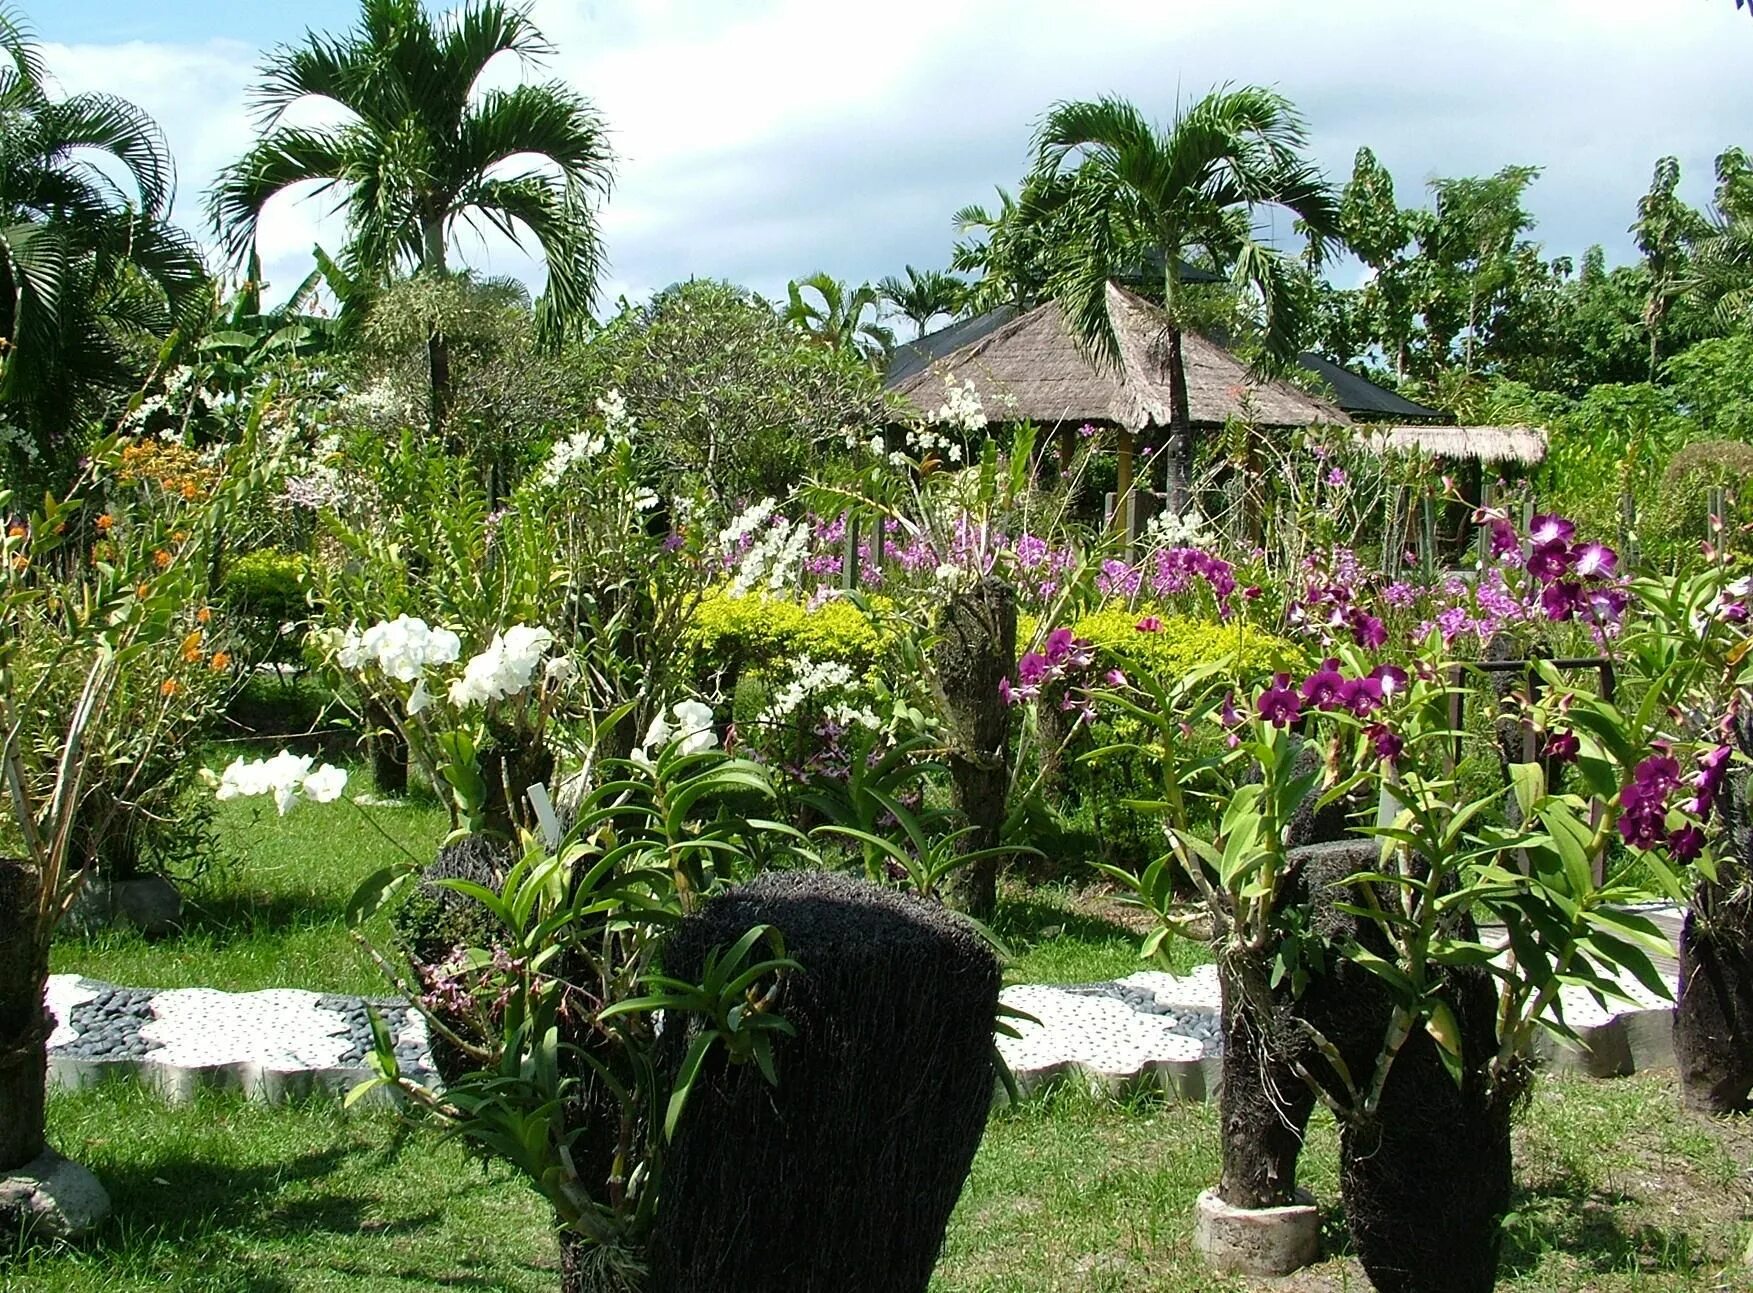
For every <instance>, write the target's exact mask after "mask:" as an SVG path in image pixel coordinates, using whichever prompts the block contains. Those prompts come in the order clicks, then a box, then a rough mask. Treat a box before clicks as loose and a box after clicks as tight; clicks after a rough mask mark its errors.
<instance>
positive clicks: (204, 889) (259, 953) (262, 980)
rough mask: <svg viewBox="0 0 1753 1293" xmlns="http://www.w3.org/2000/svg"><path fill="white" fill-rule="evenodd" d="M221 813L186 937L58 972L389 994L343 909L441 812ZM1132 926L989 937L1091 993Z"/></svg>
mask: <svg viewBox="0 0 1753 1293" xmlns="http://www.w3.org/2000/svg"><path fill="white" fill-rule="evenodd" d="M369 791H370V786H369V782H368V780H367V779H366V774H365V772H364V771H363V770H362V769H355V771H354V782H353V784H351V785H350V787H349V792H350V793H351V794H355V795H367V797H369ZM218 809H219V817H218V823H217V826H218V836H219V838H218V845H219V857H220V859H221V860H220V862H219V864H218V865H217V866H216V867H214V868H213V869H212V870H210V871H209V872H207V874H205V875H204V876H203V877H201V878H200V879H199V880H198V881H195V882H194V883H192V884H190V885H188V886H185V888H184V900H185V919H184V929H183V932H182V933H181V934H179V935H178V936H176V937H175V938H166V939H158V940H148V939H145V938H142V937H141V936H140V935H139V934H136V933H132V932H130V931H125V930H108V931H105V932H103V933H101V934H96V935H92V936H89V937H77V936H71V935H69V936H63V937H62V938H61V939H60V940H59V941H58V942H57V943H56V945H55V948H54V954H53V958H52V965H51V968H52V969H53V970H54V972H55V973H57V974H60V973H77V974H83V975H85V976H86V977H87V978H92V979H101V980H103V981H105V982H108V983H119V984H125V985H127V986H129V987H152V988H186V987H209V988H222V989H225V990H227V991H232V992H250V991H255V990H258V989H261V988H308V989H310V990H312V991H315V992H351V993H358V994H364V995H382V994H383V992H384V991H385V990H386V984H385V981H384V979H383V976H382V974H381V973H380V972H379V971H378V970H377V969H376V968H375V967H374V966H372V965H371V964H370V963H369V962H368V961H367V960H366V959H365V958H364V956H363V955H362V954H361V953H360V951H359V949H358V948H357V947H356V946H355V944H354V942H353V939H352V936H351V935H350V934H349V932H348V929H347V923H346V918H345V913H346V908H347V900H348V899H349V898H350V897H351V896H352V894H353V891H354V889H355V888H357V887H358V885H359V882H360V881H361V880H363V879H365V877H366V876H368V875H370V874H371V873H372V872H374V871H376V870H377V869H378V868H380V867H383V866H385V865H388V864H389V863H391V862H393V861H395V860H397V859H398V858H400V857H403V856H405V855H404V854H403V852H402V850H403V849H406V850H407V851H408V852H409V853H412V854H413V855H414V856H416V857H420V858H426V857H430V856H431V855H432V853H433V851H434V850H435V849H436V847H437V843H438V841H439V840H440V839H441V838H442V837H443V836H444V833H445V832H446V831H447V830H448V829H449V819H448V817H447V816H446V814H445V812H444V810H443V809H442V808H441V807H440V806H438V805H437V804H435V803H433V802H430V801H427V800H422V799H419V798H414V799H410V800H407V801H405V802H402V803H396V804H388V805H378V806H375V807H365V808H361V807H358V806H355V805H352V804H347V803H338V804H311V803H303V804H300V805H298V807H297V808H295V809H294V810H293V811H292V812H291V813H289V814H288V815H287V816H285V817H279V816H277V815H276V814H275V812H274V809H273V807H272V805H271V804H269V803H268V802H267V801H266V800H258V799H243V800H233V801H231V802H229V803H224V804H220V805H219V806H218ZM1128 915H1129V913H1128V912H1127V910H1126V909H1125V908H1122V907H1120V906H1119V904H1117V903H1115V902H1113V901H1112V900H1109V899H1105V898H1103V897H1102V896H1100V895H1099V894H1095V893H1091V892H1083V891H1078V890H1075V889H1073V888H1071V887H1070V886H1066V885H1056V886H1044V887H1036V888H1026V889H1025V888H1023V887H1021V886H1007V888H1006V889H1005V892H1004V894H1003V896H1002V901H1001V905H1000V909H999V913H998V916H997V918H996V919H995V920H994V921H993V926H992V927H993V930H994V932H995V933H996V934H997V935H998V936H999V938H1000V939H1001V940H1002V941H1003V942H1004V944H1005V946H1006V948H1007V949H1008V950H1009V951H1010V952H1011V953H1012V955H1013V957H1014V961H1013V963H1012V965H1011V967H1010V977H1011V978H1012V979H1013V980H1015V981H1019V982H1029V983H1073V982H1089V981H1092V980H1097V979H1112V978H1120V977H1123V976H1125V975H1128V974H1132V973H1134V972H1135V971H1137V970H1140V969H1144V968H1146V967H1145V964H1144V962H1142V961H1141V960H1140V959H1139V956H1138V946H1139V939H1140V933H1139V930H1138V927H1137V926H1136V923H1134V924H1133V925H1128V924H1127V923H1126V919H1127V917H1128ZM368 932H369V933H373V934H374V935H381V934H382V933H383V932H384V931H383V930H382V929H381V928H379V927H374V928H373V929H372V930H370V931H368ZM378 941H380V945H381V939H380V940H378ZM1173 952H1174V954H1175V955H1177V956H1179V957H1180V958H1181V960H1180V961H1178V962H1177V963H1176V964H1177V966H1180V965H1190V964H1193V963H1195V962H1196V961H1197V960H1198V959H1200V958H1201V953H1200V949H1198V948H1197V947H1195V946H1194V945H1193V944H1190V943H1186V942H1183V941H1179V940H1177V942H1176V943H1175V945H1174V947H1173Z"/></svg>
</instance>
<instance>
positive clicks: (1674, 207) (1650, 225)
mask: <svg viewBox="0 0 1753 1293" xmlns="http://www.w3.org/2000/svg"><path fill="white" fill-rule="evenodd" d="M1679 187H1680V162H1679V160H1678V159H1677V158H1673V157H1663V158H1661V159H1660V160H1658V161H1657V162H1656V169H1655V175H1654V176H1653V177H1652V178H1651V180H1650V190H1649V192H1648V193H1646V194H1644V195H1643V196H1642V197H1641V198H1639V199H1638V200H1637V220H1636V221H1635V222H1634V223H1633V224H1632V226H1631V232H1632V233H1633V234H1634V235H1635V236H1636V238H1637V249H1638V251H1640V252H1642V253H1643V264H1644V269H1645V270H1646V271H1648V274H1649V284H1648V289H1647V294H1646V296H1645V298H1644V308H1643V324H1644V331H1645V332H1646V333H1648V335H1649V372H1648V374H1647V376H1648V377H1649V379H1650V380H1651V381H1654V380H1655V379H1656V370H1657V368H1658V367H1659V366H1660V364H1661V358H1662V337H1663V334H1664V331H1665V327H1666V324H1667V321H1668V312H1669V310H1670V309H1671V308H1672V306H1673V304H1674V301H1675V298H1677V297H1679V296H1680V295H1682V294H1683V293H1684V292H1685V290H1686V288H1687V286H1688V284H1689V283H1690V280H1691V277H1692V275H1691V255H1690V248H1691V244H1692V243H1694V242H1695V241H1697V240H1698V239H1699V238H1700V237H1702V236H1703V234H1704V232H1705V229H1706V227H1707V226H1706V225H1705V221H1704V218H1703V217H1702V216H1701V215H1699V213H1698V212H1696V211H1694V210H1693V209H1692V208H1691V207H1689V206H1687V205H1686V203H1685V202H1683V201H1681V200H1680V197H1679V194H1678V192H1677V190H1678V189H1679Z"/></svg>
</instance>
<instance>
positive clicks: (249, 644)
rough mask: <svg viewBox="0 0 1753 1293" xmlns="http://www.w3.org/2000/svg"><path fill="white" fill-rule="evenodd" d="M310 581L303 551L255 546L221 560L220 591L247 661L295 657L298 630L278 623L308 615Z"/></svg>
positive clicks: (300, 620) (300, 637) (297, 620)
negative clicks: (289, 631)
mask: <svg viewBox="0 0 1753 1293" xmlns="http://www.w3.org/2000/svg"><path fill="white" fill-rule="evenodd" d="M311 583H312V578H311V565H310V558H309V557H306V556H305V555H304V554H303V553H298V552H279V551H276V550H275V549H273V548H258V549H257V550H256V551H254V552H246V553H243V554H242V555H240V556H238V557H236V558H234V559H233V560H231V561H229V562H227V563H226V566H225V573H224V575H223V576H222V577H221V578H220V583H219V595H220V597H221V599H222V600H223V601H224V603H225V605H226V607H227V608H228V609H229V610H230V611H231V613H232V615H233V617H234V619H233V624H234V625H235V627H236V629H237V631H238V634H239V636H240V638H242V639H243V640H244V644H245V649H246V652H247V654H248V656H249V658H250V662H251V663H254V662H256V661H262V660H277V661H285V662H290V661H294V660H296V659H298V658H299V655H300V648H301V644H302V640H303V634H302V633H296V634H286V633H282V632H281V629H282V628H283V627H284V626H285V625H288V624H292V625H298V624H302V623H303V622H304V621H306V620H308V619H309V618H311V615H312V608H311V604H310V591H309V590H310V588H311ZM319 609H320V608H319Z"/></svg>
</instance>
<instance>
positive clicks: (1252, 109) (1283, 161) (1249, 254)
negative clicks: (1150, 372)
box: [1035, 86, 1339, 511]
mask: <svg viewBox="0 0 1753 1293" xmlns="http://www.w3.org/2000/svg"><path fill="white" fill-rule="evenodd" d="M1307 144H1308V132H1307V129H1306V128H1305V126H1304V124H1303V120H1302V117H1301V116H1300V115H1299V114H1298V113H1297V111H1296V109H1295V108H1294V107H1292V106H1291V104H1290V102H1289V101H1288V100H1287V99H1285V98H1284V97H1283V96H1281V95H1279V94H1277V93H1275V92H1273V91H1271V90H1265V89H1260V88H1258V87H1252V86H1250V87H1245V88H1242V89H1237V90H1229V89H1224V90H1216V91H1213V92H1212V93H1210V94H1208V95H1206V96H1205V97H1204V98H1202V99H1200V100H1199V101H1198V102H1197V103H1195V104H1193V105H1192V106H1191V107H1189V108H1187V109H1186V110H1185V111H1184V112H1182V113H1181V114H1180V115H1178V116H1177V117H1176V119H1175V120H1174V122H1173V123H1172V124H1171V125H1170V126H1169V127H1168V128H1167V129H1159V128H1157V127H1155V126H1153V125H1152V124H1151V123H1150V122H1148V121H1146V120H1145V118H1144V117H1143V116H1142V115H1141V114H1140V113H1139V111H1138V110H1137V109H1136V108H1135V107H1133V106H1132V105H1131V104H1130V103H1127V102H1125V101H1124V100H1121V99H1112V98H1104V99H1098V100H1094V101H1087V102H1076V103H1060V104H1058V105H1056V106H1055V107H1054V108H1053V109H1052V110H1051V111H1050V112H1049V113H1048V114H1047V117H1046V119H1045V120H1044V121H1043V122H1042V124H1041V126H1040V129H1039V130H1038V131H1037V133H1036V137H1035V151H1036V161H1035V175H1036V177H1037V182H1038V183H1043V184H1044V183H1045V182H1046V181H1048V180H1050V179H1051V178H1053V177H1060V176H1068V177H1069V182H1068V183H1065V184H1063V185H1062V186H1060V188H1059V190H1058V192H1056V193H1055V194H1054V198H1053V201H1054V204H1055V207H1056V214H1057V217H1058V218H1057V219H1056V221H1055V231H1056V233H1057V234H1058V235H1059V250H1058V253H1057V257H1056V265H1055V270H1054V274H1053V278H1052V283H1051V286H1052V289H1053V294H1054V295H1055V296H1056V297H1057V298H1059V299H1060V301H1061V302H1062V303H1063V305H1064V308H1065V312H1066V318H1067V320H1068V322H1069V324H1070V326H1071V328H1072V329H1073V331H1074V332H1075V334H1076V335H1077V337H1078V340H1079V341H1080V343H1081V344H1082V345H1083V346H1084V347H1085V348H1086V349H1087V350H1088V351H1089V352H1090V354H1091V355H1092V356H1093V357H1094V358H1095V359H1096V361H1097V362H1099V363H1103V364H1107V365H1115V364H1117V363H1118V362H1119V343H1118V341H1117V339H1116V336H1115V330H1114V323H1113V320H1112V319H1110V318H1109V315H1108V293H1107V286H1108V282H1109V280H1110V279H1112V278H1113V277H1114V276H1115V275H1116V273H1117V272H1119V271H1121V270H1122V269H1123V268H1125V267H1126V266H1127V265H1128V264H1135V263H1136V262H1137V260H1138V258H1139V256H1140V254H1141V253H1152V254H1154V255H1157V256H1160V257H1161V262H1162V266H1163V285H1162V292H1163V306H1164V309H1165V311H1166V312H1167V314H1168V320H1169V325H1168V336H1167V339H1166V340H1167V346H1166V355H1167V367H1168V375H1169V389H1170V394H1171V397H1172V405H1173V407H1172V409H1171V411H1170V424H1169V431H1170V452H1169V454H1168V458H1169V467H1168V477H1169V479H1168V486H1169V495H1170V502H1171V505H1172V506H1173V507H1174V508H1175V509H1176V510H1177V511H1184V510H1185V509H1186V507H1187V505H1188V502H1189V498H1190V492H1191V478H1192V464H1193V437H1192V418H1191V415H1190V413H1189V411H1188V403H1187V373H1186V365H1185V361H1184V359H1183V356H1182V349H1181V333H1182V329H1183V327H1185V326H1186V323H1187V318H1186V314H1185V310H1184V287H1185V285H1184V283H1183V281H1182V275H1181V272H1180V267H1181V265H1182V263H1183V261H1184V260H1185V259H1186V257H1187V255H1188V254H1189V253H1201V252H1202V253H1204V254H1205V255H1206V256H1207V257H1208V258H1209V259H1210V260H1211V262H1212V263H1213V264H1216V265H1222V266H1226V267H1228V268H1229V269H1230V271H1231V276H1232V278H1233V280H1234V281H1235V283H1236V284H1237V286H1238V287H1240V288H1242V289H1243V290H1246V291H1249V292H1251V293H1252V295H1253V296H1254V298H1255V300H1256V303H1257V306H1258V311H1259V316H1260V323H1261V327H1260V335H1259V350H1258V359H1257V361H1256V364H1257V367H1258V368H1260V369H1261V370H1262V371H1275V370H1281V369H1284V368H1287V367H1288V366H1289V365H1290V364H1292V363H1293V362H1294V361H1295V359H1296V355H1297V353H1298V350H1299V349H1300V347H1301V344H1302V341H1303V338H1304V334H1305V333H1306V332H1307V330H1308V328H1309V325H1310V324H1311V323H1312V321H1313V315H1314V308H1315V306H1314V302H1315V294H1314V292H1313V291H1312V290H1311V288H1310V284H1309V282H1308V276H1307V274H1306V272H1305V271H1304V270H1303V269H1302V267H1301V266H1300V265H1299V264H1298V262H1297V261H1296V259H1295V258H1294V257H1291V256H1288V255H1285V254H1283V253H1281V252H1279V251H1276V250H1275V249H1273V248H1270V247H1268V246H1266V245H1265V244H1263V243H1261V242H1259V241H1257V240H1256V239H1255V238H1254V236H1253V233H1252V217H1253V215H1254V213H1255V212H1256V211H1257V210H1258V209H1259V208H1261V207H1263V206H1280V207H1284V208H1286V209H1288V210H1289V211H1291V212H1292V213H1294V214H1295V216H1296V217H1297V219H1298V220H1300V221H1301V222H1302V225H1303V227H1304V228H1305V230H1306V232H1307V235H1308V238H1309V242H1310V246H1311V248H1312V249H1313V252H1314V258H1315V259H1316V260H1319V259H1320V258H1321V257H1322V256H1323V255H1324V254H1325V253H1326V251H1327V250H1328V248H1329V247H1330V246H1331V244H1332V243H1333V241H1334V240H1335V238H1336V235H1337V234H1338V230H1339V211H1338V202H1337V200H1336V198H1335V196H1334V194H1333V191H1332V189H1331V188H1330V187H1329V186H1328V184H1327V182H1326V180H1325V179H1324V178H1323V177H1322V175H1321V172H1320V170H1319V169H1318V168H1317V167H1316V166H1315V164H1314V163H1313V162H1312V161H1310V160H1308V158H1306V157H1305V156H1304V149H1305V148H1306V146H1307Z"/></svg>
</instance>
